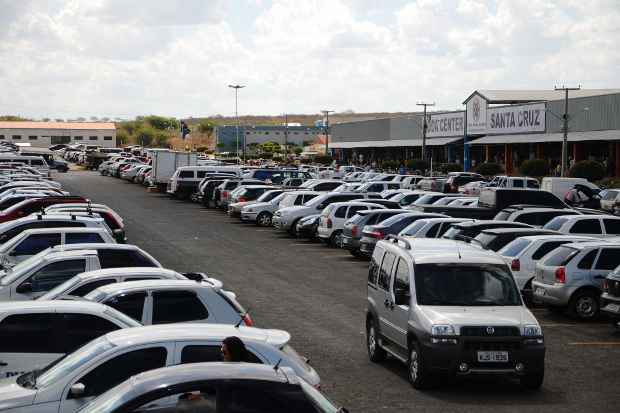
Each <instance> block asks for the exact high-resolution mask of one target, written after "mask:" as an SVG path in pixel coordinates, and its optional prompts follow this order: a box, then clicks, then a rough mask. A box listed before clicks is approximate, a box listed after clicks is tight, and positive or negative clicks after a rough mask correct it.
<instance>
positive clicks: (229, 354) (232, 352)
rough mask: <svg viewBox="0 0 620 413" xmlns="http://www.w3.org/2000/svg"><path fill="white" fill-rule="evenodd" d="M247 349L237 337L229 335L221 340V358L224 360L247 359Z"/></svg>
mask: <svg viewBox="0 0 620 413" xmlns="http://www.w3.org/2000/svg"><path fill="white" fill-rule="evenodd" d="M247 352H248V350H247V349H246V348H245V344H243V341H241V339H240V338H239V337H236V336H230V337H226V338H225V339H224V341H222V358H223V359H224V361H247V360H248V356H247Z"/></svg>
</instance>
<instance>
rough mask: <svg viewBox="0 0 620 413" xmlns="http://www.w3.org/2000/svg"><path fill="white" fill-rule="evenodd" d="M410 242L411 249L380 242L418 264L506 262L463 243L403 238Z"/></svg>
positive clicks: (436, 239) (493, 253)
mask: <svg viewBox="0 0 620 413" xmlns="http://www.w3.org/2000/svg"><path fill="white" fill-rule="evenodd" d="M403 238H404V239H405V240H406V241H408V242H409V244H410V246H411V248H410V249H407V248H403V247H400V243H399V245H398V246H396V243H393V242H390V241H380V242H381V243H388V245H389V244H391V245H392V248H393V247H395V246H396V248H399V249H400V251H403V252H405V253H407V254H409V256H411V257H412V258H413V260H414V262H415V263H416V264H431V263H464V264H474V263H477V264H502V265H505V261H504V260H503V259H502V258H501V257H500V256H499V255H498V254H496V253H495V252H493V251H488V250H484V249H482V248H478V247H475V246H473V245H471V244H467V243H464V242H461V241H455V240H448V239H442V238H413V237H408V236H405V237H403Z"/></svg>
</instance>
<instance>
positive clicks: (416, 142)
mask: <svg viewBox="0 0 620 413" xmlns="http://www.w3.org/2000/svg"><path fill="white" fill-rule="evenodd" d="M462 139H463V138H462V137H461V136H458V137H451V138H427V139H426V144H427V145H428V146H443V145H447V144H449V143H453V142H456V141H460V140H462ZM414 146H420V147H421V146H422V139H391V140H387V141H386V140H383V141H350V142H330V144H329V147H330V148H333V149H350V148H393V147H414Z"/></svg>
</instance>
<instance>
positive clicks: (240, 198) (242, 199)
mask: <svg viewBox="0 0 620 413" xmlns="http://www.w3.org/2000/svg"><path fill="white" fill-rule="evenodd" d="M237 202H247V199H245V198H244V197H242V196H240V197H239V199H238V200H237Z"/></svg>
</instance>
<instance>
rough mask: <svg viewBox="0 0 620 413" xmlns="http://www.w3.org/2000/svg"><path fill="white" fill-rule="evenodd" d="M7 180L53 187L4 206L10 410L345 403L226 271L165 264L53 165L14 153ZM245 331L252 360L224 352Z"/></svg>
mask: <svg viewBox="0 0 620 413" xmlns="http://www.w3.org/2000/svg"><path fill="white" fill-rule="evenodd" d="M0 181H1V182H0V184H1V185H0V199H1V200H2V201H0V203H1V202H4V201H5V198H7V197H11V196H13V193H11V194H7V192H9V191H13V190H15V189H16V188H26V187H36V188H37V189H40V190H41V192H37V194H36V196H34V197H30V198H27V199H23V200H21V201H18V202H16V203H14V204H13V205H11V206H10V207H8V208H7V209H4V210H2V211H0V215H2V217H3V218H2V220H1V222H2V223H0V265H1V266H2V270H1V271H0V375H1V376H2V377H5V379H4V380H2V381H0V406H2V407H1V409H4V410H7V411H14V412H41V411H52V410H53V411H58V412H76V411H78V410H79V411H80V412H120V411H123V412H130V411H131V412H133V411H145V410H146V411H205V412H208V411H213V412H216V411H217V412H219V411H222V412H233V411H235V412H238V411H261V412H263V411H264V412H266V411H269V412H272V411H276V412H278V411H280V412H285V411H291V410H290V409H293V410H294V411H302V412H304V411H307V412H315V411H321V412H332V413H335V412H337V411H342V410H339V409H338V408H336V407H335V406H334V405H333V404H332V403H331V402H330V401H328V400H327V399H326V398H325V397H324V396H323V395H322V394H321V393H320V391H319V388H320V378H319V375H318V374H317V372H316V371H315V370H314V369H313V368H312V366H310V365H309V363H308V360H307V359H306V358H304V357H302V356H300V355H299V354H298V353H297V352H296V351H295V350H294V349H293V348H292V347H291V346H290V344H289V341H290V339H291V337H290V334H288V333H287V332H285V331H282V330H276V329H267V328H258V327H254V323H253V320H252V318H251V315H250V314H248V312H247V311H246V310H245V309H244V307H243V306H242V305H241V304H240V303H239V301H238V298H237V296H236V294H235V293H234V292H231V291H228V290H226V289H225V288H224V286H223V283H222V282H221V281H219V280H217V279H214V278H212V277H210V276H209V275H208V273H205V272H189V273H181V272H177V271H175V270H173V269H167V268H163V267H162V265H161V264H160V263H159V261H158V260H157V259H156V258H155V257H153V256H151V255H150V254H148V253H147V252H146V251H144V250H142V249H141V248H139V247H138V246H136V245H131V244H127V243H126V237H125V231H124V226H123V220H122V218H121V217H120V216H119V215H118V214H117V213H116V212H115V211H114V210H112V209H111V208H110V207H108V206H106V205H104V204H97V203H93V202H91V201H90V200H88V199H84V198H83V197H80V196H76V195H71V194H70V193H68V191H66V190H63V188H62V187H61V186H60V185H59V184H58V182H55V181H53V180H52V179H50V178H48V177H41V176H40V175H37V174H35V173H34V172H33V171H28V170H27V169H25V168H22V167H21V166H18V165H13V166H12V167H8V166H7V165H0ZM48 188H55V189H57V190H59V191H62V193H57V192H55V191H49V192H47V191H48ZM5 195H6V196H5ZM231 336H235V337H238V338H240V339H241V340H242V341H243V343H244V344H245V348H246V353H245V355H244V357H243V362H240V363H222V362H221V361H222V360H223V356H222V346H223V342H224V340H225V339H226V338H227V337H231ZM240 394H243V397H239V395H240ZM184 409H185V410H184Z"/></svg>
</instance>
